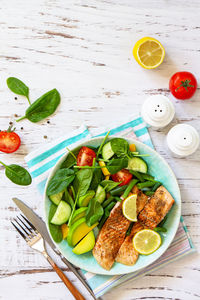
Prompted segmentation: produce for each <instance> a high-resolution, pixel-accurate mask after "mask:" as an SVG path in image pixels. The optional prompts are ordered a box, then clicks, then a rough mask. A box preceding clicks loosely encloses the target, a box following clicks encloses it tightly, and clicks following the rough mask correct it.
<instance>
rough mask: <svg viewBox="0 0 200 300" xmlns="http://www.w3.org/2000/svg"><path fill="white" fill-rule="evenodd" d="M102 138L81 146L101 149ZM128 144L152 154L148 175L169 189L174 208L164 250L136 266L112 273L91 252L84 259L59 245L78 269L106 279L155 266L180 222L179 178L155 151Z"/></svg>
mask: <svg viewBox="0 0 200 300" xmlns="http://www.w3.org/2000/svg"><path fill="white" fill-rule="evenodd" d="M102 140H103V138H94V139H91V140H89V141H88V142H84V143H82V144H80V146H83V145H88V146H98V145H100V143H101V141H102ZM127 141H128V142H129V143H130V144H133V143H134V144H135V145H136V148H137V150H138V151H139V152H140V154H149V155H150V156H149V157H145V161H146V162H147V164H148V167H149V169H148V172H149V174H151V175H153V176H155V178H156V180H159V181H161V182H162V183H163V185H164V186H165V187H166V189H167V190H168V191H169V192H170V193H171V194H172V196H173V198H174V199H175V204H174V205H173V207H172V209H171V210H170V212H169V214H168V218H167V221H166V223H165V227H166V228H167V232H166V233H164V234H162V245H161V247H160V248H159V249H158V250H157V251H156V252H154V253H152V254H150V255H148V256H145V255H140V256H139V259H138V260H137V262H136V264H135V265H134V266H125V265H122V264H120V263H114V265H113V267H112V268H111V270H110V271H107V270H104V269H103V268H102V267H101V266H100V265H99V264H98V263H97V262H96V260H95V258H94V257H93V255H92V252H89V253H86V254H82V255H75V254H74V253H73V252H72V248H71V247H69V246H68V244H67V242H66V241H65V240H64V241H62V242H61V243H59V244H56V247H57V248H58V249H59V250H60V252H61V253H62V254H63V255H64V256H65V257H66V258H67V259H68V260H69V261H70V262H71V263H73V264H74V265H75V266H77V267H79V268H81V269H84V270H87V271H89V272H92V273H96V274H106V275H118V274H127V273H130V272H134V271H138V270H140V269H142V268H145V267H147V266H148V265H150V264H152V263H153V262H155V261H156V260H157V259H158V258H159V257H160V256H161V255H162V254H163V253H164V252H165V251H166V250H167V248H168V247H169V245H170V244H171V242H172V240H173V238H174V236H175V234H176V231H177V228H178V225H179V222H180V216H181V196H180V190H179V186H178V183H177V180H176V177H175V175H174V173H173V171H172V169H171V168H170V167H169V165H168V164H167V162H166V161H165V160H164V159H163V158H162V157H161V156H160V155H159V154H158V153H157V152H156V151H154V150H152V149H151V148H150V147H148V146H146V145H145V144H142V143H140V142H138V141H137V140H133V139H127ZM67 155H68V153H66V155H63V157H61V159H60V160H59V161H58V162H57V163H56V165H55V166H54V168H53V170H52V171H51V173H50V175H49V177H48V180H47V184H46V188H47V185H48V182H49V180H50V179H51V178H52V176H53V175H54V174H55V172H56V171H57V170H58V169H59V167H60V165H61V164H62V162H63V161H64V160H65V158H66V156H67ZM46 188H45V198H44V202H45V216H46V224H47V228H48V213H49V207H50V204H51V203H50V200H49V199H48V197H47V196H46Z"/></svg>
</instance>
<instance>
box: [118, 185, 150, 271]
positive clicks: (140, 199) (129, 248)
mask: <svg viewBox="0 0 200 300" xmlns="http://www.w3.org/2000/svg"><path fill="white" fill-rule="evenodd" d="M132 192H133V193H134V195H137V200H136V207H137V215H138V214H139V213H140V212H141V210H142V209H143V208H144V207H145V205H146V204H147V201H148V197H147V196H146V195H145V194H144V193H143V192H142V191H140V190H139V189H138V188H137V186H136V185H135V186H134V187H133V189H132ZM143 228H144V227H143V226H142V225H141V224H140V223H139V222H137V223H135V224H134V225H133V228H132V230H131V233H130V235H129V236H127V237H126V238H125V240H124V242H123V244H122V245H121V247H120V249H119V252H118V253H117V256H116V258H115V260H116V261H117V262H119V263H121V264H124V265H128V266H132V265H134V264H135V263H136V261H137V259H138V256H139V254H138V252H137V251H136V250H135V249H134V247H133V243H132V240H133V237H134V235H135V234H136V233H137V232H138V231H140V230H142V229H143Z"/></svg>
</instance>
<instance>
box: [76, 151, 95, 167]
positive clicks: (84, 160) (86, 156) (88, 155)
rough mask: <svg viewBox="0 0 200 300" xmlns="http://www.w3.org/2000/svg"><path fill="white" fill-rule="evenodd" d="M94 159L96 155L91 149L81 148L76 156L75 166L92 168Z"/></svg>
mask: <svg viewBox="0 0 200 300" xmlns="http://www.w3.org/2000/svg"><path fill="white" fill-rule="evenodd" d="M95 157H96V153H95V152H94V151H93V150H92V149H90V148H88V147H85V146H83V147H81V149H80V151H79V153H78V156H77V166H92V163H93V160H94V158H95Z"/></svg>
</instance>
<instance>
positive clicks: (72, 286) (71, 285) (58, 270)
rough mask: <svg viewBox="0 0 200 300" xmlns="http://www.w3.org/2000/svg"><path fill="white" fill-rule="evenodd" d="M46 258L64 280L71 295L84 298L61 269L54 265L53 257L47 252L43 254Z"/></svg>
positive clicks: (82, 299) (80, 298)
mask: <svg viewBox="0 0 200 300" xmlns="http://www.w3.org/2000/svg"><path fill="white" fill-rule="evenodd" d="M45 257H46V259H47V260H48V262H49V263H50V265H51V266H52V268H53V269H54V270H55V271H56V273H57V274H58V276H59V277H60V279H61V280H62V281H63V282H64V284H65V285H66V287H67V288H68V289H69V290H70V292H71V293H72V295H73V296H74V298H75V299H76V300H86V299H85V298H84V297H83V296H82V295H81V293H80V292H79V291H78V290H77V289H76V287H75V286H74V285H73V284H72V283H71V281H70V280H69V279H68V278H67V277H66V276H65V274H64V273H63V272H62V270H61V269H60V268H59V267H58V266H57V265H56V263H55V262H54V261H53V259H52V258H51V257H50V256H49V255H48V254H47V255H45Z"/></svg>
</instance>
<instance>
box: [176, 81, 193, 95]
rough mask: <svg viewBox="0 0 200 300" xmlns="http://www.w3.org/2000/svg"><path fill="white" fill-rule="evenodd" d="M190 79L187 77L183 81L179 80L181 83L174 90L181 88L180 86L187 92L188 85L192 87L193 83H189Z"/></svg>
mask: <svg viewBox="0 0 200 300" xmlns="http://www.w3.org/2000/svg"><path fill="white" fill-rule="evenodd" d="M190 81H191V80H189V79H186V80H185V81H183V80H181V84H180V86H179V87H177V89H176V92H177V91H178V90H179V89H180V88H181V87H184V88H185V90H186V91H187V92H188V87H194V85H192V84H190Z"/></svg>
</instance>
